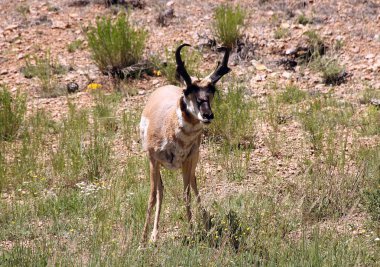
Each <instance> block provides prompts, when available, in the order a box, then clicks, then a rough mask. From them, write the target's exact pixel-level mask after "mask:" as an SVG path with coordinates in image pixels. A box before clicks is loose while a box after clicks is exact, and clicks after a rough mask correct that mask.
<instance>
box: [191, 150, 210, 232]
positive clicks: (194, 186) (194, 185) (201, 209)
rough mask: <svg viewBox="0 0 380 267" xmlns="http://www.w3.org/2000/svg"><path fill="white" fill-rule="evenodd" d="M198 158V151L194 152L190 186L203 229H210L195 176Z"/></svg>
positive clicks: (208, 217) (208, 218)
mask: <svg viewBox="0 0 380 267" xmlns="http://www.w3.org/2000/svg"><path fill="white" fill-rule="evenodd" d="M198 158H199V151H197V152H196V153H195V155H194V157H193V158H192V160H191V174H190V186H191V188H192V189H193V191H194V195H195V199H196V202H197V208H198V211H199V212H200V214H201V216H202V221H203V224H204V226H205V229H206V230H210V228H211V222H210V215H209V214H208V212H207V211H206V210H205V209H204V207H203V206H202V202H201V197H200V195H199V191H198V186H197V177H196V176H195V169H196V167H197V163H198Z"/></svg>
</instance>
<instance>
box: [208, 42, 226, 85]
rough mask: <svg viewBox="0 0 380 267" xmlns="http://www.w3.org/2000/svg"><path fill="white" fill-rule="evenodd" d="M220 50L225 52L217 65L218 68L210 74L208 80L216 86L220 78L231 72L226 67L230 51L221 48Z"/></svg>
mask: <svg viewBox="0 0 380 267" xmlns="http://www.w3.org/2000/svg"><path fill="white" fill-rule="evenodd" d="M222 49H223V50H224V51H225V53H224V56H223V60H222V63H221V64H218V67H217V68H216V70H215V71H214V73H213V74H211V76H210V80H211V83H212V84H216V83H217V82H218V81H219V80H220V78H222V77H223V76H224V75H226V74H227V73H229V72H230V71H231V69H230V68H229V67H228V66H227V64H228V58H229V56H230V49H229V48H226V47H223V48H222Z"/></svg>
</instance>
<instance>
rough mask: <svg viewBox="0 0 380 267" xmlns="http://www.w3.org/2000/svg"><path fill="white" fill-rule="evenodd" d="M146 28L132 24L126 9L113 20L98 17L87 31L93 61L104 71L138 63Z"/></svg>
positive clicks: (143, 44)
mask: <svg viewBox="0 0 380 267" xmlns="http://www.w3.org/2000/svg"><path fill="white" fill-rule="evenodd" d="M146 37H147V32H146V31H144V30H142V29H137V28H135V27H133V26H132V25H131V24H130V22H129V21H128V17H127V15H126V14H125V13H122V14H119V15H118V16H117V18H116V19H115V20H112V19H111V18H107V17H103V18H98V19H97V21H96V27H93V26H91V27H90V28H89V30H88V32H87V38H88V45H89V47H90V49H91V52H92V56H93V59H94V60H95V63H96V65H97V66H98V67H99V69H100V70H101V71H103V72H113V73H115V72H116V73H117V72H118V71H120V70H121V69H123V68H125V67H128V66H130V65H133V64H135V63H137V62H138V61H139V60H140V59H141V56H142V54H143V51H144V47H145V40H146Z"/></svg>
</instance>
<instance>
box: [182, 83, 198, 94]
mask: <svg viewBox="0 0 380 267" xmlns="http://www.w3.org/2000/svg"><path fill="white" fill-rule="evenodd" d="M196 88H197V87H196V86H195V85H193V84H191V85H190V86H186V88H185V89H183V94H184V95H185V96H188V95H189V94H191V93H193V92H194V91H195V90H196Z"/></svg>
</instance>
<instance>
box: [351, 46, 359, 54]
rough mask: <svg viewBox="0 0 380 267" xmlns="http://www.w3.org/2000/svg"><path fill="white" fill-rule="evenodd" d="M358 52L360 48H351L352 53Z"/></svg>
mask: <svg viewBox="0 0 380 267" xmlns="http://www.w3.org/2000/svg"><path fill="white" fill-rule="evenodd" d="M359 51H360V48H359V47H357V46H356V47H353V48H351V52H353V53H359Z"/></svg>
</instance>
